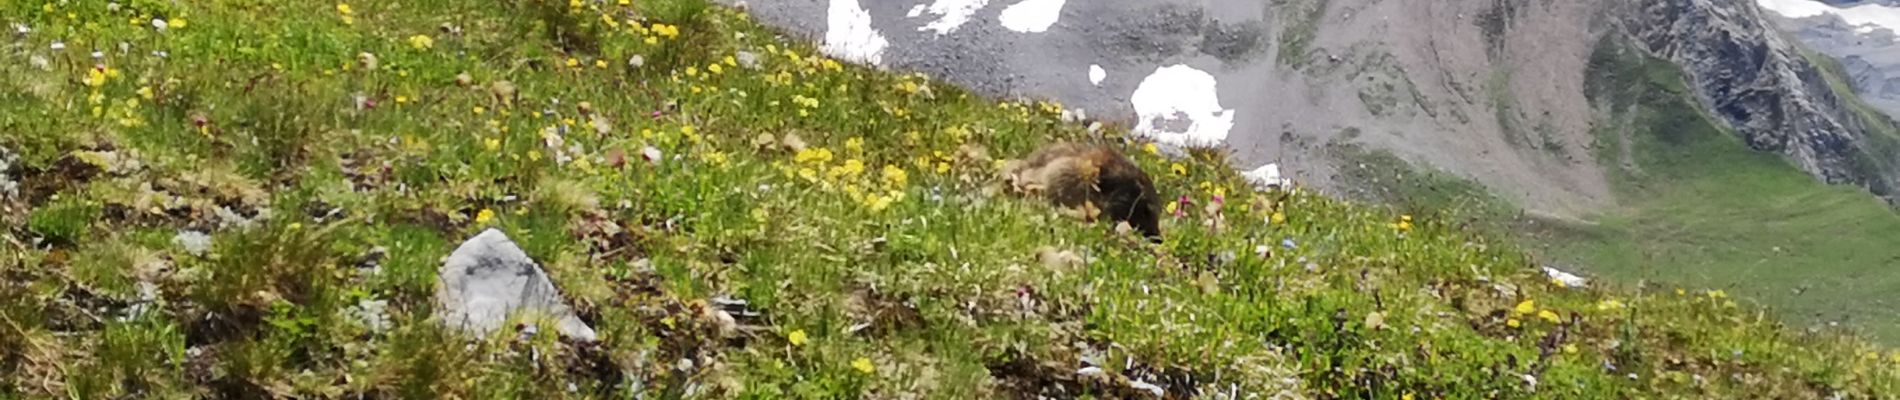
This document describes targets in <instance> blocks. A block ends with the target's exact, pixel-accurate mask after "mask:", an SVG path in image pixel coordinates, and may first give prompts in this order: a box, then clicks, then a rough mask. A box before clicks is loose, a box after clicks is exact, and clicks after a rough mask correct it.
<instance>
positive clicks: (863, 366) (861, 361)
mask: <svg viewBox="0 0 1900 400" xmlns="http://www.w3.org/2000/svg"><path fill="white" fill-rule="evenodd" d="M851 368H857V369H858V372H863V373H866V374H869V373H873V372H877V367H876V366H873V365H871V359H869V358H864V357H858V359H856V360H851Z"/></svg>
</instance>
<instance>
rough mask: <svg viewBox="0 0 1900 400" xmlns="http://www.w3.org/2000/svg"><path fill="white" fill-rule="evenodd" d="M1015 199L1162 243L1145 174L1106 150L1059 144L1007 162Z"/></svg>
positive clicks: (1158, 209)
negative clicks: (1024, 197) (1103, 221)
mask: <svg viewBox="0 0 1900 400" xmlns="http://www.w3.org/2000/svg"><path fill="white" fill-rule="evenodd" d="M1003 173H1004V176H1005V179H1006V180H1007V181H1008V183H1009V185H1010V188H1011V189H1012V190H1014V191H1016V192H1018V193H1024V194H1030V195H1041V196H1044V197H1047V198H1048V199H1049V200H1050V201H1052V202H1054V203H1055V204H1056V205H1057V206H1061V207H1065V208H1069V209H1071V210H1072V211H1076V212H1078V213H1080V214H1081V216H1082V217H1083V218H1084V219H1086V220H1091V221H1092V220H1094V219H1095V218H1097V217H1100V216H1106V217H1108V218H1109V219H1110V220H1112V221H1116V222H1127V223H1128V225H1129V226H1131V227H1133V228H1135V230H1138V231H1140V232H1141V234H1142V235H1144V236H1147V237H1148V238H1149V239H1150V240H1156V241H1159V240H1160V239H1161V219H1160V218H1161V206H1160V204H1161V199H1160V197H1159V196H1157V195H1155V185H1154V181H1153V180H1152V179H1149V178H1148V173H1147V172H1143V171H1142V170H1141V167H1139V166H1136V165H1135V163H1134V162H1133V161H1129V160H1128V157H1125V156H1123V155H1122V154H1121V152H1119V151H1116V150H1115V149H1113V148H1110V147H1108V146H1104V145H1095V144H1080V143H1057V144H1053V145H1050V146H1049V147H1045V148H1043V149H1042V150H1038V151H1036V152H1035V153H1034V154H1030V155H1029V157H1028V158H1026V159H1023V160H1021V161H1011V162H1010V163H1009V164H1007V165H1006V166H1005V167H1004V170H1003Z"/></svg>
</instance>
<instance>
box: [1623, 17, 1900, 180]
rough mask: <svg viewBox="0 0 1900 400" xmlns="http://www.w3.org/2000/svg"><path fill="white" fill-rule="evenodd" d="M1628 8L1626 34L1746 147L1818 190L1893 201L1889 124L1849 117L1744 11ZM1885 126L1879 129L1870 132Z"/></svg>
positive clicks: (1786, 45)
mask: <svg viewBox="0 0 1900 400" xmlns="http://www.w3.org/2000/svg"><path fill="white" fill-rule="evenodd" d="M1641 4H1642V6H1641V7H1629V8H1626V9H1625V10H1624V11H1623V12H1624V13H1625V14H1626V15H1628V19H1629V22H1628V24H1629V25H1628V26H1629V33H1630V34H1631V35H1633V36H1634V37H1635V39H1636V40H1637V41H1638V43H1640V44H1641V45H1643V48H1644V49H1645V50H1647V51H1648V52H1649V53H1651V54H1655V55H1658V56H1660V57H1663V58H1664V59H1668V60H1671V61H1673V62H1675V63H1676V64H1677V65H1680V66H1682V68H1683V69H1684V71H1685V72H1686V73H1687V75H1688V77H1689V79H1690V82H1691V83H1692V86H1691V87H1692V88H1693V89H1695V92H1696V93H1697V94H1698V96H1699V97H1700V99H1701V100H1702V102H1703V103H1704V104H1705V105H1707V106H1708V108H1709V109H1710V110H1711V111H1712V114H1714V115H1716V116H1719V117H1721V118H1722V119H1723V120H1724V122H1726V123H1727V124H1728V125H1729V126H1731V127H1733V128H1734V129H1735V131H1736V132H1738V133H1739V134H1741V135H1742V137H1743V138H1744V139H1745V140H1746V141H1747V143H1748V145H1749V147H1751V148H1753V149H1756V150H1760V151H1767V152H1773V153H1779V154H1783V155H1786V156H1788V158H1789V159H1790V160H1791V161H1792V162H1794V164H1795V165H1796V166H1797V167H1799V168H1801V169H1802V170H1804V171H1807V172H1808V173H1810V174H1812V175H1814V176H1816V177H1817V178H1819V179H1821V180H1822V181H1825V182H1827V183H1844V184H1855V185H1860V186H1863V187H1867V188H1868V189H1870V190H1872V191H1873V192H1874V193H1876V194H1879V195H1882V196H1888V195H1892V194H1893V193H1892V192H1893V190H1894V188H1896V187H1897V186H1896V182H1900V146H1895V145H1896V144H1900V138H1896V137H1893V136H1891V135H1890V132H1889V131H1887V130H1886V129H1890V128H1891V121H1888V120H1884V119H1880V120H1870V118H1869V116H1868V115H1864V114H1861V113H1859V112H1857V110H1855V108H1854V107H1855V105H1854V104H1853V103H1852V100H1849V99H1850V98H1851V96H1852V95H1853V94H1852V93H1851V92H1849V93H1836V90H1835V87H1833V86H1831V85H1830V84H1829V81H1828V77H1826V76H1824V75H1823V71H1822V70H1821V68H1820V67H1818V66H1816V65H1815V64H1814V63H1813V62H1811V61H1810V60H1809V59H1808V57H1807V56H1806V55H1805V54H1803V53H1802V51H1801V49H1800V48H1799V47H1798V45H1797V44H1795V43H1793V42H1790V41H1789V40H1788V39H1786V38H1785V37H1783V36H1782V35H1781V34H1780V33H1779V32H1778V31H1776V30H1775V28H1774V26H1773V25H1772V22H1771V21H1769V20H1768V19H1767V16H1765V15H1764V14H1763V12H1762V10H1761V8H1760V7H1758V6H1756V5H1755V4H1754V3H1752V2H1726V1H1703V0H1675V1H1656V2H1643V3H1641ZM1883 124H1884V125H1886V126H1885V127H1882V126H1878V125H1883Z"/></svg>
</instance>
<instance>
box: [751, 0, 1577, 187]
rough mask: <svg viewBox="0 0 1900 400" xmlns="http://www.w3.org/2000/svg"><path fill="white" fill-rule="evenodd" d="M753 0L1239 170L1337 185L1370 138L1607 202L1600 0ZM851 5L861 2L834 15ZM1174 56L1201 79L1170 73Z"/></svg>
mask: <svg viewBox="0 0 1900 400" xmlns="http://www.w3.org/2000/svg"><path fill="white" fill-rule="evenodd" d="M751 3H753V4H752V5H751V6H752V7H754V8H755V9H756V10H757V12H758V14H759V15H760V18H761V20H763V21H766V22H769V23H774V24H778V25H781V26H785V27H787V28H788V29H792V30H794V31H795V32H800V33H803V34H805V35H808V37H811V38H813V39H817V40H829V39H832V38H841V37H849V35H843V34H842V32H847V31H849V32H875V33H876V34H877V35H876V36H877V37H878V38H880V39H881V40H882V41H865V42H864V43H860V42H852V41H838V42H837V43H835V44H838V45H839V46H840V47H852V46H854V45H856V46H861V47H863V48H865V49H872V48H875V49H877V50H878V51H879V53H880V54H881V57H880V58H879V60H878V61H879V64H880V65H881V66H884V67H887V68H892V69H896V70H904V71H921V72H925V73H928V74H930V75H932V76H936V77H941V78H943V79H945V80H946V81H950V82H955V83H958V84H962V85H965V86H969V87H973V88H976V89H978V90H979V91H980V92H983V93H986V94H992V95H999V96H1005V97H1011V96H1026V97H1035V98H1054V99H1058V100H1061V101H1062V102H1063V103H1064V104H1065V105H1067V106H1069V107H1072V108H1079V109H1085V110H1087V111H1088V115H1090V116H1092V117H1095V118H1099V119H1103V120H1108V121H1119V122H1122V123H1123V124H1124V125H1129V126H1133V127H1134V128H1136V129H1137V130H1150V131H1156V132H1161V133H1162V135H1160V136H1163V137H1167V136H1171V135H1172V134H1174V133H1177V132H1182V131H1187V130H1190V129H1191V130H1192V131H1194V132H1195V133H1196V134H1201V135H1200V136H1201V137H1205V136H1213V137H1223V138H1225V140H1224V143H1225V145H1226V147H1227V148H1229V149H1232V150H1234V151H1235V153H1236V156H1237V158H1238V159H1239V163H1238V164H1239V165H1236V167H1240V168H1243V169H1252V168H1254V167H1255V166H1259V165H1262V164H1264V163H1269V162H1277V163H1280V164H1284V166H1285V167H1286V170H1287V171H1288V172H1289V173H1290V174H1291V175H1293V176H1294V177H1296V178H1298V179H1299V180H1301V181H1303V182H1307V183H1309V184H1312V185H1315V186H1317V187H1320V188H1323V189H1327V190H1329V191H1333V192H1341V193H1351V192H1352V190H1351V189H1354V188H1355V186H1356V185H1353V184H1351V183H1352V182H1343V181H1340V180H1339V179H1338V178H1340V177H1342V176H1343V175H1341V173H1342V171H1341V170H1340V169H1339V167H1342V166H1350V165H1353V164H1355V163H1356V162H1355V161H1354V160H1347V159H1342V158H1341V157H1337V156H1336V155H1335V154H1333V152H1332V151H1331V150H1330V149H1332V148H1333V146H1334V145H1336V144H1359V145H1365V146H1369V147H1373V148H1376V149H1383V150H1389V151H1391V152H1393V153H1395V154H1398V155H1399V156H1400V157H1402V158H1404V159H1406V160H1408V161H1412V162H1417V163H1421V164H1423V165H1428V166H1433V167H1436V168H1441V169H1444V170H1447V171H1451V172H1453V173H1455V174H1457V175H1460V176H1464V177H1468V178H1471V179H1475V180H1477V181H1480V182H1483V183H1485V184H1486V185H1487V186H1488V187H1491V188H1493V189H1494V190H1496V191H1497V192H1499V193H1500V194H1502V195H1504V197H1507V198H1509V199H1512V200H1513V201H1515V202H1517V203H1520V204H1523V205H1524V206H1526V207H1529V208H1532V209H1534V210H1538V211H1540V212H1545V213H1550V214H1556V215H1565V216H1580V215H1584V214H1587V213H1588V212H1589V211H1591V210H1595V209H1598V208H1600V207H1603V206H1605V205H1607V204H1610V201H1611V198H1610V191H1609V184H1608V182H1607V181H1606V180H1605V178H1604V174H1603V171H1602V168H1600V167H1599V166H1597V165H1596V162H1595V160H1593V159H1592V158H1591V157H1590V156H1589V154H1590V151H1589V150H1588V149H1589V147H1590V146H1591V142H1592V140H1593V139H1592V138H1591V137H1590V135H1589V127H1590V123H1591V119H1592V115H1593V114H1592V113H1591V111H1590V108H1589V104H1588V102H1587V101H1586V99H1585V98H1584V96H1583V91H1582V87H1583V65H1584V64H1586V61H1587V59H1588V57H1589V54H1590V50H1591V46H1592V45H1593V43H1594V42H1593V41H1591V40H1587V38H1592V37H1596V36H1598V35H1599V34H1600V33H1601V32H1602V31H1603V29H1602V28H1601V27H1599V25H1601V22H1602V19H1601V18H1598V15H1599V14H1600V12H1599V11H1600V8H1601V7H1600V2H1598V1H1570V2H1525V1H1493V0H1457V1H1370V0H1279V1H1270V2H1257V1H1214V2H1202V1H1189V0H1168V1H1133V0H1115V1H1099V2H1097V1H1090V2H1073V1H1072V2H1066V3H1064V2H1060V1H1057V2H1054V3H1056V4H1060V7H1061V12H1060V13H1059V14H1057V15H1059V18H1058V19H1056V20H1054V21H1053V24H1052V25H1051V27H1050V28H1049V29H1047V30H1045V31H1039V32H1019V31H1016V30H1012V29H1009V28H1008V27H1006V26H1004V25H1003V24H1002V23H1001V21H1000V19H1001V18H1000V17H1001V14H1003V13H1005V12H1007V10H1009V9H1010V8H1012V7H1015V6H1017V5H1018V4H1019V3H1020V4H1028V3H1036V2H1016V1H1007V2H1006V1H994V2H983V1H971V2H953V1H939V2H932V3H929V4H928V5H935V4H952V3H956V4H963V3H968V4H974V5H976V7H975V8H968V9H960V10H965V11H964V13H960V14H956V15H961V16H967V18H961V19H958V21H962V24H961V25H958V28H957V29H956V30H954V31H952V32H949V33H942V32H940V31H938V30H935V29H927V28H929V27H930V26H932V24H935V23H938V22H939V21H942V20H944V19H945V18H947V17H948V16H947V15H940V14H938V13H935V12H933V11H930V10H933V9H934V8H932V7H927V5H923V4H917V5H913V4H912V3H901V2H856V1H829V2H826V1H795V2H751ZM913 6H915V7H913ZM839 9H844V10H862V11H863V13H862V14H856V13H847V14H842V15H855V16H862V18H855V17H854V18H845V17H843V16H841V14H832V15H829V16H828V14H827V12H828V11H833V10H839ZM912 11H915V12H912ZM866 43H877V44H878V45H875V46H873V45H869V44H866ZM861 52H862V51H861ZM1177 67H1178V68H1177ZM1164 68H1166V71H1167V72H1166V73H1164V72H1163V71H1162V70H1163V69H1164ZM1180 68H1185V69H1187V70H1189V71H1192V72H1191V74H1201V75H1202V76H1204V77H1205V79H1204V80H1201V82H1205V83H1206V84H1205V85H1181V84H1179V83H1177V81H1174V80H1170V79H1167V78H1171V77H1174V76H1176V75H1174V74H1173V72H1174V71H1181V69H1180ZM1090 71H1100V72H1101V74H1100V75H1099V76H1097V75H1092V74H1091V72H1090ZM1097 77H1099V78H1100V79H1099V80H1097V79H1094V78H1097ZM1144 87H1149V88H1155V87H1181V88H1183V89H1186V90H1185V91H1181V92H1169V91H1159V90H1157V91H1152V92H1143V91H1142V90H1141V89H1143V88H1144ZM1193 88H1202V89H1198V90H1195V89H1193ZM1148 93H1155V94H1160V95H1162V96H1160V97H1170V98H1184V99H1192V100H1195V101H1197V103H1194V104H1187V106H1189V107H1186V108H1184V109H1183V111H1189V112H1186V113H1182V114H1181V115H1180V116H1179V118H1177V115H1176V114H1172V113H1167V112H1163V113H1144V112H1142V110H1138V109H1136V107H1135V106H1136V104H1134V103H1137V102H1138V100H1142V99H1143V98H1144V97H1143V96H1145V95H1147V94H1148ZM1201 99H1211V100H1205V101H1204V102H1202V101H1203V100H1201ZM1163 102H1164V103H1165V102H1166V101H1163ZM1202 105H1211V107H1200V106H1202ZM1204 109H1212V111H1213V112H1199V110H1204ZM1157 121H1159V123H1157ZM1216 126H1218V127H1221V128H1222V129H1210V128H1211V127H1216ZM1209 130H1215V131H1217V132H1215V133H1211V134H1210V133H1209V132H1207V131H1209Z"/></svg>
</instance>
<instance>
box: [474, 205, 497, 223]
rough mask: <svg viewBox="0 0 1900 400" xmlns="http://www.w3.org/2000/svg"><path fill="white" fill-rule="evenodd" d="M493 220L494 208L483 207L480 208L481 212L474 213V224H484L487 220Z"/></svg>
mask: <svg viewBox="0 0 1900 400" xmlns="http://www.w3.org/2000/svg"><path fill="white" fill-rule="evenodd" d="M494 220H495V210H490V209H486V208H484V209H482V211H481V212H478V213H475V223H476V224H484V225H485V224H488V222H489V221H494Z"/></svg>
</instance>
